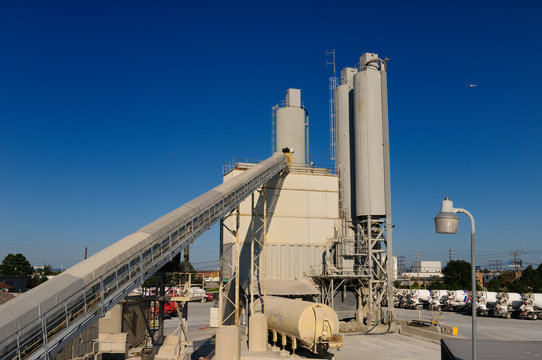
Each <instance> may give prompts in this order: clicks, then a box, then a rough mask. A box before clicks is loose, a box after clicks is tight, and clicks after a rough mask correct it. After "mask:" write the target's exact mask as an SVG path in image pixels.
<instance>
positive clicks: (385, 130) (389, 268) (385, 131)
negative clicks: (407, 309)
mask: <svg viewBox="0 0 542 360" xmlns="http://www.w3.org/2000/svg"><path fill="white" fill-rule="evenodd" d="M387 70H388V68H387V64H386V62H382V66H381V69H380V81H381V87H380V88H381V91H382V135H383V146H384V191H385V193H384V194H385V198H386V259H387V260H386V272H387V273H388V313H389V315H390V321H391V320H392V319H393V318H394V316H393V313H394V308H393V306H390V303H391V301H392V299H393V253H392V236H391V235H392V231H393V230H392V223H391V181H390V135H389V124H388V83H387Z"/></svg>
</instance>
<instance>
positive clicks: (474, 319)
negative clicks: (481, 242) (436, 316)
mask: <svg viewBox="0 0 542 360" xmlns="http://www.w3.org/2000/svg"><path fill="white" fill-rule="evenodd" d="M469 215H470V214H469ZM469 217H470V218H471V234H470V251H471V263H472V269H471V272H472V274H471V280H472V299H471V300H470V304H471V313H472V359H473V360H476V340H477V339H476V337H477V335H476V334H477V331H476V257H475V255H474V251H475V249H474V219H473V218H472V216H469Z"/></svg>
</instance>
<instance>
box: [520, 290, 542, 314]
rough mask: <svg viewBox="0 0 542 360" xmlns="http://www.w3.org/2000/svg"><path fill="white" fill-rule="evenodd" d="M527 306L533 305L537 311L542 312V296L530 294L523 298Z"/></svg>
mask: <svg viewBox="0 0 542 360" xmlns="http://www.w3.org/2000/svg"><path fill="white" fill-rule="evenodd" d="M523 300H524V302H525V304H527V305H531V306H532V307H534V308H535V309H537V310H542V294H538V293H528V294H525V295H524V296H523Z"/></svg>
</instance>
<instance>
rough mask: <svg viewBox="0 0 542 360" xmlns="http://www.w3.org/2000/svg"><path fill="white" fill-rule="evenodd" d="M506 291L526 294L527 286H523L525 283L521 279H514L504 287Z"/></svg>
mask: <svg viewBox="0 0 542 360" xmlns="http://www.w3.org/2000/svg"><path fill="white" fill-rule="evenodd" d="M506 290H507V291H509V292H516V293H520V294H524V293H526V292H527V285H525V281H523V280H521V279H515V280H514V281H512V282H511V283H509V284H508V285H507V286H506Z"/></svg>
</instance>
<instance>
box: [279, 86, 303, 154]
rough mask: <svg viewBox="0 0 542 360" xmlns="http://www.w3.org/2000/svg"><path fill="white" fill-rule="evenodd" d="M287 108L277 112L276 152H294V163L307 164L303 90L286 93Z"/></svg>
mask: <svg viewBox="0 0 542 360" xmlns="http://www.w3.org/2000/svg"><path fill="white" fill-rule="evenodd" d="M284 105H285V106H283V107H278V108H277V110H276V151H282V149H283V148H286V147H288V148H290V149H292V150H293V152H294V154H293V163H294V164H298V165H301V164H306V163H307V157H306V132H307V127H308V123H307V121H306V111H305V109H304V108H303V106H302V105H301V90H299V89H288V90H287V91H286V100H285V104H284Z"/></svg>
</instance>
